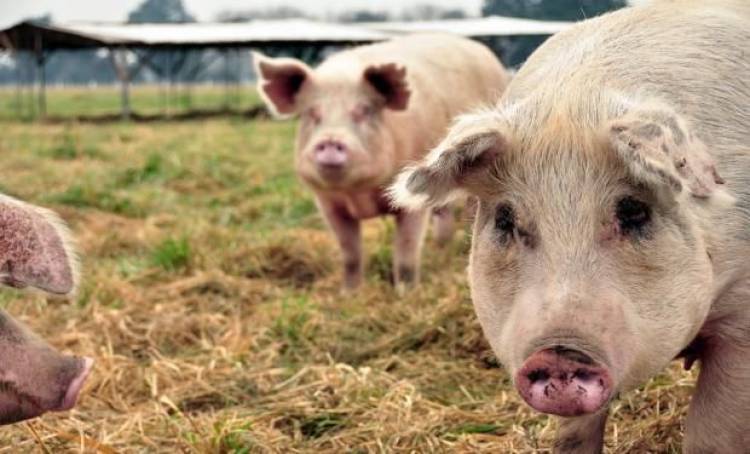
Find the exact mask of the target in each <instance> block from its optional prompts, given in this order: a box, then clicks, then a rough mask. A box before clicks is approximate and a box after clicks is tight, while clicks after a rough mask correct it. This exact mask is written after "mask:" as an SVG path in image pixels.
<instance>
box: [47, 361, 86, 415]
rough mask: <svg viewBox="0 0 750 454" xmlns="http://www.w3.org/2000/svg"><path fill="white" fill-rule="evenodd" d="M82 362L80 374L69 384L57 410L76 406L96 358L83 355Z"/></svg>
mask: <svg viewBox="0 0 750 454" xmlns="http://www.w3.org/2000/svg"><path fill="white" fill-rule="evenodd" d="M80 364H81V366H80V371H79V372H78V375H76V376H75V377H74V378H73V380H72V381H71V382H70V384H69V385H68V389H67V390H66V391H65V396H64V397H63V400H62V403H61V404H60V407H59V408H56V409H54V410H55V411H65V410H70V409H71V408H73V407H75V405H76V402H77V401H78V396H79V395H80V394H81V389H83V385H84V383H86V379H87V378H88V377H89V374H90V373H91V368H92V367H93V365H94V360H93V359H91V358H88V357H83V358H81V360H80Z"/></svg>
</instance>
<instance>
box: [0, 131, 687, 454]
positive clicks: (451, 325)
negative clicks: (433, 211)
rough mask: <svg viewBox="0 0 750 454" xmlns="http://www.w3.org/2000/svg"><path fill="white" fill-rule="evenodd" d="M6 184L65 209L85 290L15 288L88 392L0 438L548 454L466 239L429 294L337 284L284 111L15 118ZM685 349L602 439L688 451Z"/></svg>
mask: <svg viewBox="0 0 750 454" xmlns="http://www.w3.org/2000/svg"><path fill="white" fill-rule="evenodd" d="M2 128H3V134H2V137H0V153H1V154H2V156H3V178H2V180H0V186H2V190H3V191H5V192H8V193H11V194H14V195H17V196H19V197H21V198H24V199H26V200H29V201H32V202H35V203H40V204H44V205H47V206H50V207H52V208H54V209H56V210H58V211H59V212H60V213H61V214H62V215H63V217H64V218H66V219H67V220H68V221H69V222H70V224H71V225H72V227H73V230H74V231H75V233H76V235H77V237H78V239H79V243H80V249H81V251H82V252H83V255H84V257H85V282H84V284H83V288H82V291H81V293H80V295H79V297H78V298H77V300H75V301H70V302H66V301H57V300H47V299H45V298H44V297H41V296H38V295H28V294H24V293H18V292H12V291H5V292H2V293H1V294H0V298H1V299H2V300H1V302H0V305H1V306H4V307H5V308H6V309H7V310H8V311H9V312H11V313H12V314H13V315H14V316H15V317H17V318H18V319H20V320H22V321H24V322H26V323H27V324H28V325H30V326H31V327H32V328H33V329H34V331H36V332H37V333H39V334H40V335H42V336H43V337H45V338H46V339H48V340H49V341H50V342H51V343H52V344H53V345H54V346H56V347H57V348H60V349H62V350H64V351H67V352H73V353H76V354H80V355H84V354H85V355H89V356H93V357H94V358H96V366H95V370H94V372H93V374H92V376H91V378H90V380H89V382H88V384H87V386H86V389H85V391H84V395H83V398H82V400H81V402H80V405H79V406H78V407H77V408H76V409H75V410H74V411H72V412H69V413H66V414H50V415H45V416H44V417H42V418H40V419H37V420H35V421H33V422H30V423H27V424H20V425H16V426H12V427H7V428H3V429H2V431H0V446H2V447H0V452H24V451H26V452H28V451H37V452H43V451H47V452H96V451H99V452H104V453H109V452H175V451H182V452H235V453H247V452H279V453H288V452H331V453H334V452H335V453H339V452H357V453H359V452H363V453H364V452H547V449H546V448H547V447H548V446H550V440H551V437H552V435H553V433H554V423H553V422H551V421H550V420H548V418H546V417H544V416H540V415H538V414H535V413H533V412H532V411H530V410H529V409H528V407H526V406H525V405H523V404H522V402H521V400H520V399H519V397H518V396H517V394H516V393H515V392H514V391H513V390H512V388H511V386H510V382H509V379H508V376H507V375H506V374H505V372H504V371H503V370H502V369H500V368H499V367H498V366H497V364H496V362H495V360H494V359H493V357H492V354H491V353H490V352H489V351H488V349H487V346H486V344H485V342H484V340H483V338H482V335H481V332H480V331H479V328H478V325H477V322H476V319H475V317H474V315H473V313H472V309H471V305H470V301H469V297H468V289H467V287H466V281H465V278H464V268H465V266H466V250H467V246H468V237H467V235H466V234H465V233H463V234H461V235H457V237H456V238H455V241H454V242H453V244H452V245H450V246H449V247H447V248H445V249H438V248H436V247H435V246H434V243H432V242H429V243H428V246H427V248H426V251H425V263H426V266H425V268H426V269H425V271H424V281H423V285H422V287H421V288H420V289H418V290H416V291H413V292H411V293H410V294H408V295H407V296H405V297H403V298H399V297H397V295H396V294H395V293H394V292H393V291H392V289H391V287H390V285H389V284H388V283H387V282H386V281H387V276H388V273H389V269H388V268H389V265H388V263H389V260H390V254H391V251H390V246H389V238H390V236H391V232H392V226H391V224H390V223H389V222H386V221H372V222H369V223H368V224H367V225H366V230H365V237H366V245H367V249H368V255H369V257H370V264H369V266H368V273H367V284H366V285H365V287H364V288H363V289H362V291H361V292H358V293H357V294H356V295H342V294H340V293H339V291H338V288H339V284H340V279H339V269H338V266H337V252H334V251H336V249H335V246H334V243H333V241H332V239H331V237H330V236H329V235H328V233H327V232H326V231H325V228H324V227H323V224H322V222H321V221H320V220H319V218H318V216H317V214H316V212H315V208H314V205H313V203H312V201H311V199H310V195H309V193H308V192H307V191H306V190H304V189H303V188H302V187H301V186H300V185H299V184H298V183H297V182H296V181H295V178H294V175H293V173H292V170H291V143H292V136H293V125H292V124H290V123H270V122H255V123H249V122H246V121H240V120H212V121H210V122H202V123H184V122H183V123H157V124H149V125H137V124H133V125H121V124H113V125H109V126H85V125H77V124H70V125H24V124H19V123H3V124H2ZM693 378H694V376H693V374H688V373H684V372H682V371H680V369H679V366H678V365H677V364H675V365H674V367H672V368H671V369H670V370H669V371H667V372H666V373H665V374H663V375H661V376H659V377H657V378H656V379H654V380H652V381H651V382H650V383H649V384H648V385H646V386H645V387H643V388H642V389H641V390H639V391H637V392H633V393H629V394H627V395H625V396H623V397H622V398H621V399H620V400H618V401H617V403H616V404H615V405H614V408H613V411H612V418H611V420H610V425H609V426H608V436H607V447H608V448H607V449H608V452H617V453H625V452H677V451H679V447H680V440H681V437H682V435H681V434H682V422H681V421H682V419H683V417H684V413H685V406H686V403H687V399H688V396H689V394H690V391H691V388H692V387H693V384H694V380H693Z"/></svg>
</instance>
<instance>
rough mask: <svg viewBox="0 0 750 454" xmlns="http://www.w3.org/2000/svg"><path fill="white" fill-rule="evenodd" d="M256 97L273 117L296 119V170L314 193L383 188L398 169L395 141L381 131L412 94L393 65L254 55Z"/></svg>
mask: <svg viewBox="0 0 750 454" xmlns="http://www.w3.org/2000/svg"><path fill="white" fill-rule="evenodd" d="M254 60H255V65H256V71H257V73H258V74H259V76H260V77H261V81H260V82H259V92H260V93H261V95H262V96H263V98H264V100H265V101H266V104H267V105H268V106H269V107H270V108H271V110H272V111H273V112H274V113H275V114H276V115H278V116H291V115H296V116H298V117H299V119H300V123H299V131H298V134H297V144H296V148H297V151H296V156H295V166H296V169H297V173H298V174H299V175H300V177H301V178H302V179H303V180H304V181H305V182H306V183H307V184H309V185H311V186H312V187H313V188H314V189H317V190H327V191H330V190H341V189H347V190H350V191H351V190H356V189H357V188H360V189H365V188H372V187H374V186H377V185H378V184H382V183H384V182H387V181H388V180H389V179H390V178H391V177H392V175H393V174H394V172H395V171H396V167H395V166H396V156H395V153H396V150H395V147H396V143H395V142H396V140H397V138H396V137H394V135H393V134H392V128H389V127H387V126H385V125H384V119H385V116H386V115H387V114H388V112H389V111H390V112H399V111H404V110H405V109H406V108H407V107H408V106H409V98H410V95H411V91H410V88H409V87H408V84H407V79H406V69H405V68H404V67H403V66H399V65H397V64H396V63H383V64H372V65H369V66H364V67H357V66H356V65H351V63H350V65H344V64H337V63H334V64H331V63H330V62H329V63H328V64H327V65H322V66H320V67H318V68H316V69H313V68H310V67H309V66H307V65H306V64H305V63H303V62H302V61H299V60H295V59H290V58H276V59H272V58H268V57H264V56H262V55H260V54H257V53H256V54H254Z"/></svg>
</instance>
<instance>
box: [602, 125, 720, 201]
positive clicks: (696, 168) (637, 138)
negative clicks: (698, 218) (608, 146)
mask: <svg viewBox="0 0 750 454" xmlns="http://www.w3.org/2000/svg"><path fill="white" fill-rule="evenodd" d="M609 136H610V140H611V142H612V145H613V148H614V150H615V151H616V152H617V154H618V156H619V157H620V159H622V161H623V162H624V163H625V164H626V165H627V166H628V169H629V170H630V172H631V174H632V175H633V177H634V178H636V179H637V180H640V181H641V182H643V183H647V184H654V185H659V186H662V187H667V188H670V189H671V190H672V191H674V192H675V193H680V192H682V189H683V187H685V188H687V190H688V191H689V192H690V194H691V195H692V196H694V197H698V198H708V197H711V196H712V195H716V193H717V189H719V188H720V185H723V184H724V180H723V179H722V178H721V176H719V174H718V172H717V171H716V166H715V163H714V160H713V158H712V156H711V155H710V154H709V153H708V151H707V150H706V146H705V145H704V144H703V142H701V141H700V140H699V139H698V138H696V137H694V136H693V135H692V134H691V133H690V131H689V130H688V127H687V125H686V124H685V122H684V121H683V120H682V119H680V118H679V117H678V116H677V115H676V114H673V113H671V112H667V111H661V110H657V111H639V112H633V113H630V114H627V115H626V116H625V117H624V118H622V119H618V120H615V121H614V122H612V123H611V124H610V125H609Z"/></svg>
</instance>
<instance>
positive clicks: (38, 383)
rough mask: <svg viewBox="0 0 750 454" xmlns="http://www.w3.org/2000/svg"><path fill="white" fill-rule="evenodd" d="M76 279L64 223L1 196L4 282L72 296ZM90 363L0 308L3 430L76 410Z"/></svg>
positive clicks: (0, 242) (1, 277) (0, 260)
mask: <svg viewBox="0 0 750 454" xmlns="http://www.w3.org/2000/svg"><path fill="white" fill-rule="evenodd" d="M76 280H77V262H76V257H75V253H74V252H73V248H72V247H71V242H70V240H69V233H68V230H67V228H66V227H65V226H64V224H63V223H62V221H61V220H60V219H59V218H58V217H57V216H56V215H55V214H54V213H52V212H51V211H48V210H45V209H42V208H38V207H35V206H32V205H28V204H26V203H23V202H20V201H18V200H16V199H13V198H11V197H8V196H6V195H2V194H0V283H1V284H3V285H6V286H9V287H15V288H26V287H30V288H34V289H38V290H41V291H44V292H46V293H49V294H52V295H59V296H68V295H71V294H73V293H74V291H75V288H76ZM92 364H93V360H92V359H90V358H78V357H71V356H64V355H62V354H60V353H58V352H57V351H55V350H54V349H53V348H52V347H50V346H49V345H48V344H47V343H46V342H44V341H43V340H42V339H40V338H38V337H37V336H36V335H34V334H33V333H32V332H30V331H29V330H28V329H26V328H25V327H24V326H22V325H21V324H20V323H18V322H17V321H15V320H13V318H12V317H11V316H10V315H8V314H7V313H6V312H5V311H3V310H1V309H0V425H2V424H10V423H14V422H18V421H22V420H25V419H29V418H34V417H36V416H39V415H41V414H43V413H46V412H48V411H65V410H69V409H71V408H73V406H74V405H75V403H76V400H77V399H78V395H79V393H80V391H81V388H82V387H83V384H84V382H85V381H86V378H87V376H88V374H89V372H90V371H91V366H92Z"/></svg>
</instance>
